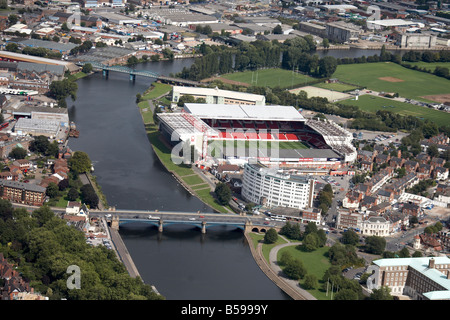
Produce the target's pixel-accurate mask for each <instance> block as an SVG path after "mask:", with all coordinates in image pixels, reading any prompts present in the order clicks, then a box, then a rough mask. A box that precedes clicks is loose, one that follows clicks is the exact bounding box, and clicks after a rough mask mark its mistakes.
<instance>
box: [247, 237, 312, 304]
mask: <svg viewBox="0 0 450 320" xmlns="http://www.w3.org/2000/svg"><path fill="white" fill-rule="evenodd" d="M244 235H245V239H246V240H247V242H248V245H249V247H250V251H251V253H252V256H253V258H254V260H255V262H256V264H257V265H258V266H259V268H260V269H261V270H262V271H263V272H264V273H265V274H266V276H267V277H268V278H269V279H270V280H272V282H273V283H275V284H276V285H277V286H278V287H279V288H280V289H281V290H283V291H284V292H285V293H286V294H287V295H289V296H290V297H291V298H292V299H294V300H317V299H316V298H315V297H314V296H312V295H311V294H310V293H309V292H308V291H306V290H304V289H302V288H301V287H300V286H299V284H298V281H296V280H291V279H288V278H286V277H284V276H283V275H282V274H283V272H282V270H281V268H280V267H279V266H278V264H277V253H278V250H279V249H281V248H283V247H285V246H296V245H298V243H291V242H288V243H285V244H281V245H277V246H275V247H274V248H272V249H271V250H270V253H269V262H267V260H266V258H265V257H264V254H263V251H262V246H263V244H262V242H261V241H259V242H258V243H257V245H256V248H255V246H254V242H253V239H252V238H251V237H250V234H249V233H245V234H244Z"/></svg>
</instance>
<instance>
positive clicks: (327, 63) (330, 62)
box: [318, 56, 337, 78]
mask: <svg viewBox="0 0 450 320" xmlns="http://www.w3.org/2000/svg"><path fill="white" fill-rule="evenodd" d="M336 68H337V61H336V58H335V57H332V56H326V57H323V58H322V59H320V60H319V69H318V76H319V77H322V78H327V77H331V76H332V75H333V73H334V72H335V71H336Z"/></svg>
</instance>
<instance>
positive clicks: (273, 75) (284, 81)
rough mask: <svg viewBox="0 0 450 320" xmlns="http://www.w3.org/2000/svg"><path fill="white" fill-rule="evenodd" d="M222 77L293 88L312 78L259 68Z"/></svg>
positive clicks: (290, 72)
mask: <svg viewBox="0 0 450 320" xmlns="http://www.w3.org/2000/svg"><path fill="white" fill-rule="evenodd" d="M221 77H222V78H225V79H228V80H233V81H238V82H244V83H248V84H250V85H255V86H264V87H271V88H274V87H281V88H295V87H298V86H299V85H305V84H306V83H307V82H308V81H311V80H314V78H311V77H309V76H307V75H303V74H300V73H294V72H292V71H289V70H284V69H261V70H258V71H245V72H235V73H228V74H224V75H222V76H221Z"/></svg>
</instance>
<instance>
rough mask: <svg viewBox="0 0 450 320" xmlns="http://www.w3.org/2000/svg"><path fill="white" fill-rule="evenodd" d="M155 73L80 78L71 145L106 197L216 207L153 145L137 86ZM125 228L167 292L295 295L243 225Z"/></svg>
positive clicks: (174, 296)
mask: <svg viewBox="0 0 450 320" xmlns="http://www.w3.org/2000/svg"><path fill="white" fill-rule="evenodd" d="M375 53H378V51H377V50H353V49H352V50H330V51H328V52H327V53H324V52H319V54H321V55H323V54H330V55H333V56H336V57H342V54H346V55H348V56H359V55H366V56H368V55H373V54H375ZM192 62H193V60H192V59H180V60H175V61H172V62H168V61H160V62H148V63H145V64H140V65H139V66H138V68H139V69H143V70H151V71H154V72H157V73H160V74H164V75H169V74H170V73H176V72H179V71H181V70H182V68H183V67H184V66H189V65H190V64H192ZM152 81H153V80H151V79H149V78H144V77H139V76H138V77H137V78H136V81H135V82H130V81H129V78H128V75H127V74H121V73H115V72H110V73H109V77H108V78H107V79H106V78H103V77H102V74H101V73H96V74H93V75H91V76H88V77H86V78H83V79H80V80H78V81H77V83H78V92H77V100H76V101H75V102H72V101H71V100H68V106H69V116H70V119H71V120H73V121H75V123H76V125H77V128H78V129H79V130H80V137H79V138H78V139H73V138H72V139H71V140H70V142H69V146H70V148H71V149H72V150H74V151H77V150H80V151H84V152H86V153H88V154H89V156H90V158H91V160H92V162H93V164H94V167H95V171H94V175H95V176H96V177H97V181H98V183H99V185H100V186H101V188H102V191H103V193H104V194H105V195H106V198H107V201H108V204H109V205H110V206H115V207H117V208H119V209H144V210H155V209H157V210H162V211H166V210H167V211H168V210H174V211H190V212H195V211H198V210H200V211H202V212H212V210H211V209H210V208H209V207H207V206H205V205H204V204H203V203H202V202H201V201H200V200H198V199H197V198H196V197H193V196H192V195H191V194H190V193H189V192H187V191H186V190H185V189H184V188H183V187H182V186H181V185H179V184H178V183H177V182H176V180H175V179H174V178H173V177H172V176H171V175H170V174H169V173H168V172H167V170H165V168H164V167H163V166H162V165H161V163H160V162H159V160H158V158H157V157H156V155H155V154H154V152H153V150H152V149H151V146H150V143H149V142H148V140H147V136H146V133H145V129H144V125H143V123H142V119H141V116H140V113H139V110H138V108H137V106H136V102H135V100H136V94H138V93H141V94H142V93H143V92H144V91H145V90H146V89H147V88H148V87H149V86H150V84H151V82H152ZM120 234H121V236H122V238H123V240H124V242H125V244H126V246H127V249H128V251H129V252H130V254H131V257H132V258H133V260H134V262H135V264H136V267H137V268H138V270H139V273H140V274H141V276H142V279H143V280H144V282H145V283H148V284H152V285H155V286H156V288H157V290H158V291H159V292H160V293H161V294H162V295H164V296H165V297H166V298H167V299H169V300H230V299H232V300H249V299H251V300H290V297H289V296H287V295H286V294H285V293H284V292H283V291H281V290H280V289H279V288H278V287H277V286H276V285H275V284H274V283H273V282H272V281H270V280H269V279H268V278H267V277H266V275H265V274H264V273H263V272H262V271H261V270H260V269H259V267H258V266H257V264H256V263H255V261H254V260H253V257H252V255H251V254H250V249H249V248H248V244H247V242H246V240H245V238H244V236H243V234H242V231H240V230H236V229H230V228H229V227H214V228H211V229H208V230H207V233H206V234H205V235H202V234H201V232H200V231H199V230H198V229H193V228H189V227H186V226H181V225H180V226H175V225H174V226H169V227H165V229H164V232H163V233H162V234H161V233H159V232H158V231H157V230H156V228H152V227H148V226H147V225H142V224H141V225H139V224H135V225H133V224H127V226H126V227H122V228H121V230H120Z"/></svg>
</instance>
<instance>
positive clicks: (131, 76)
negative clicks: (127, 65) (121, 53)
mask: <svg viewBox="0 0 450 320" xmlns="http://www.w3.org/2000/svg"><path fill="white" fill-rule="evenodd" d="M135 80H136V75H135V74H132V73H130V81H133V82H134V81H135Z"/></svg>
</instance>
